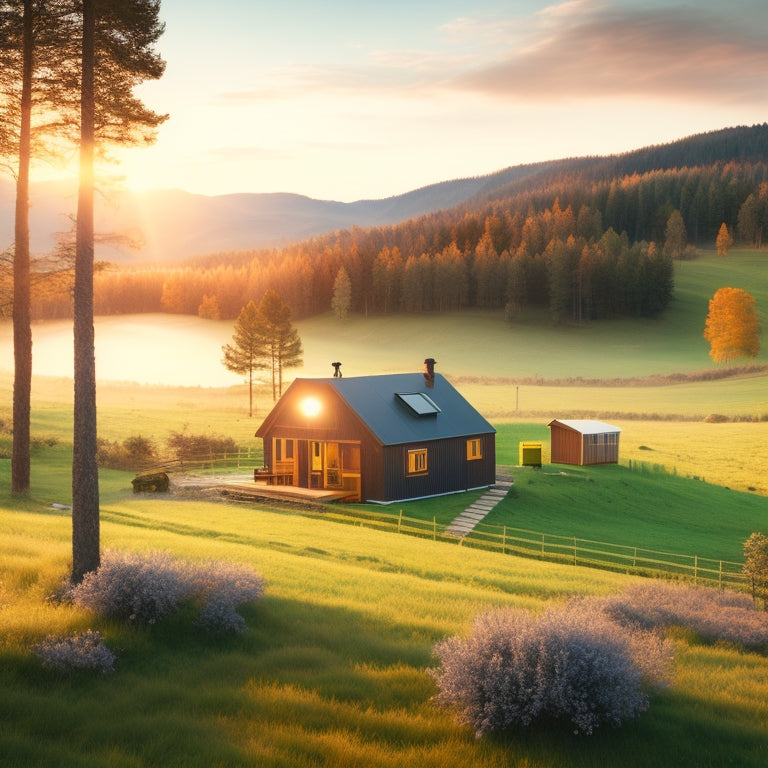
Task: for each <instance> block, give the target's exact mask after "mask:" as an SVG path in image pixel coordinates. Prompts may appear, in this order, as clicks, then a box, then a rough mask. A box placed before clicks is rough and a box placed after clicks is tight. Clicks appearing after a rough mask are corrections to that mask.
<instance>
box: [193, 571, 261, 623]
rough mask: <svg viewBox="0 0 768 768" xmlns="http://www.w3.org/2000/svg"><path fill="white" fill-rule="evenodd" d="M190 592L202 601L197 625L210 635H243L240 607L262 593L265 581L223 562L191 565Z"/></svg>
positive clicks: (254, 599) (250, 572)
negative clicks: (229, 633) (236, 633)
mask: <svg viewBox="0 0 768 768" xmlns="http://www.w3.org/2000/svg"><path fill="white" fill-rule="evenodd" d="M188 578H189V579H190V582H191V586H192V591H193V593H194V594H195V595H196V596H198V597H199V598H200V599H201V600H202V608H201V609H200V614H199V616H198V617H197V619H196V620H195V624H196V626H199V627H202V628H203V629H206V630H208V631H209V632H244V631H245V629H246V626H245V619H244V618H243V617H242V616H241V615H240V614H239V613H238V612H237V608H238V606H240V605H245V604H247V603H253V602H256V601H257V600H259V599H260V598H261V597H262V595H263V594H264V582H263V581H262V579H261V577H260V576H259V575H258V574H257V573H254V571H252V570H251V569H250V568H246V567H244V566H241V565H235V564H233V563H227V562H223V561H215V560H214V561H211V562H209V563H206V564H204V565H203V566H190V568H189V574H188Z"/></svg>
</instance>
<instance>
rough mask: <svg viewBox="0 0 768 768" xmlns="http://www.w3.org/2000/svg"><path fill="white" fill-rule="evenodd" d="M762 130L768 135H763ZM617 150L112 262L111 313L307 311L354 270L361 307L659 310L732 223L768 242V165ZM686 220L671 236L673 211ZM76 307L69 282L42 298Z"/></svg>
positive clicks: (55, 309)
mask: <svg viewBox="0 0 768 768" xmlns="http://www.w3.org/2000/svg"><path fill="white" fill-rule="evenodd" d="M761 135H762V134H761ZM604 162H605V161H593V164H592V165H590V163H589V162H588V161H587V160H583V161H579V162H575V161H574V162H573V163H571V164H570V165H568V170H567V172H565V171H562V172H555V171H554V170H553V169H552V168H551V167H550V168H549V171H548V172H547V173H546V174H544V175H543V176H542V177H541V178H539V179H538V181H537V182H536V184H534V185H532V184H531V181H530V179H528V181H527V182H526V184H525V188H524V191H519V192H516V193H515V192H514V189H513V188H514V186H515V185H514V184H512V185H510V186H509V187H506V188H505V190H506V192H505V194H509V195H511V196H507V197H504V198H503V199H494V200H489V201H486V202H483V203H480V202H477V201H476V202H475V203H472V204H464V205H462V206H459V207H457V208H454V209H451V210H447V211H440V212H436V213H432V214H428V215H426V216H422V217H419V218H415V219H411V220H409V221H406V222H404V223H402V224H398V225H393V226H389V227H374V228H367V229H362V228H353V229H349V230H341V231H338V232H334V233H332V234H329V235H326V236H323V237H319V238H314V239H312V240H309V241H306V242H302V243H298V244H295V245H292V246H289V247H286V248H283V249H279V250H265V251H245V252H238V253H223V254H214V255H211V256H208V257H206V258H204V259H199V260H196V261H195V262H194V263H190V264H189V265H187V266H186V267H184V268H171V267H168V268H161V267H156V268H152V269H143V270H126V269H120V270H113V271H110V270H104V271H101V272H99V273H97V275H96V277H95V305H96V307H95V308H96V312H97V314H124V313H135V312H169V313H181V314H195V315H197V314H200V315H201V316H205V317H211V318H222V319H230V318H235V317H237V315H238V313H239V312H240V310H241V309H242V307H243V306H245V304H247V303H248V301H250V300H255V301H259V300H260V298H261V297H262V296H263V295H264V293H265V292H266V290H268V289H272V290H274V291H276V292H277V293H278V294H279V295H280V296H281V298H282V299H283V300H284V301H285V302H286V304H288V305H289V306H290V307H291V309H292V311H293V316H294V317H296V318H300V317H306V316H311V315H314V314H317V313H321V312H326V311H328V310H329V309H330V307H331V300H332V298H333V287H334V281H335V280H336V277H337V275H338V274H339V270H340V269H341V268H342V267H343V268H344V269H345V270H346V272H347V274H348V275H349V278H350V281H351V286H352V298H351V306H350V309H351V310H352V311H354V312H360V313H391V312H435V311H454V310H458V309H462V308H465V307H477V308H491V309H498V308H506V310H507V312H508V313H509V314H510V315H512V316H514V315H516V314H519V313H520V312H522V311H523V310H524V309H525V308H526V307H529V306H539V307H548V308H549V310H550V312H551V315H552V318H553V320H554V321H556V322H564V321H569V320H577V321H580V320H588V319H601V318H610V317H615V316H619V315H624V316H653V315H655V314H658V313H659V312H661V311H663V309H664V308H665V307H666V306H667V304H668V302H669V299H670V297H671V295H672V290H673V266H672V265H673V259H674V258H680V257H685V256H686V254H687V253H689V251H687V250H686V247H685V246H686V244H689V243H690V244H695V243H710V244H711V243H713V242H714V240H715V238H716V236H717V234H718V231H719V230H720V227H721V226H722V224H725V225H726V227H727V229H728V231H729V233H732V234H733V235H734V237H738V238H739V239H740V241H741V242H744V243H746V244H748V245H750V246H757V247H760V246H761V244H762V242H763V238H764V237H765V235H766V230H768V163H766V162H764V161H750V162H735V161H731V162H716V163H714V164H712V165H709V166H706V167H683V168H670V169H666V170H654V171H648V172H645V173H642V174H640V173H632V174H631V175H625V176H622V177H620V178H615V177H614V178H607V177H606V178H604V180H602V181H601V180H599V178H600V177H602V176H603V175H604V173H605V167H604ZM675 219H676V220H677V221H679V222H680V230H681V231H677V232H675V233H673V235H674V236H672V235H671V234H670V226H671V223H672V221H673V220H675ZM34 312H35V316H36V317H37V318H43V317H45V318H54V317H66V316H68V314H69V313H70V300H69V293H68V291H61V290H60V291H56V292H48V294H47V295H42V294H41V295H40V296H38V298H37V300H36V301H35V309H34Z"/></svg>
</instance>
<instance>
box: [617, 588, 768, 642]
mask: <svg viewBox="0 0 768 768" xmlns="http://www.w3.org/2000/svg"><path fill="white" fill-rule="evenodd" d="M603 606H604V610H605V611H606V612H607V613H608V614H609V615H610V616H611V617H612V618H613V619H614V620H617V621H620V622H622V623H623V624H625V625H626V626H628V627H631V626H635V627H642V628H645V629H652V628H664V629H666V628H669V627H682V628H684V629H688V630H690V631H692V632H694V633H695V634H696V635H698V636H699V638H701V639H702V640H709V641H718V640H721V641H726V642H731V643H736V644H738V645H742V646H744V647H746V648H764V647H768V614H766V613H765V612H763V611H758V610H757V609H756V608H755V606H754V604H753V602H752V600H751V598H750V597H749V596H748V595H743V594H738V593H736V592H720V591H718V590H716V589H712V588H709V587H690V586H680V585H674V584H665V583H663V582H661V583H660V582H650V583H648V584H636V585H634V586H632V587H629V588H628V589H626V590H625V591H624V592H622V593H621V594H619V595H615V596H612V597H608V598H604V599H603Z"/></svg>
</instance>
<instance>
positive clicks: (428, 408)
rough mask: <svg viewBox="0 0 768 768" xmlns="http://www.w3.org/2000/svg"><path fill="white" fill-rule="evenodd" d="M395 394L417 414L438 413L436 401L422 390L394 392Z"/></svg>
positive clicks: (428, 414)
mask: <svg viewBox="0 0 768 768" xmlns="http://www.w3.org/2000/svg"><path fill="white" fill-rule="evenodd" d="M395 395H396V396H397V397H398V398H399V399H400V400H401V402H403V403H405V404H406V405H407V406H408V407H409V408H410V409H411V410H412V411H413V412H414V413H415V414H416V415H417V416H430V415H432V414H437V413H440V408H438V406H437V403H435V401H434V400H433V399H432V398H431V397H429V396H427V395H425V394H424V393H423V392H410V393H409V392H396V393H395Z"/></svg>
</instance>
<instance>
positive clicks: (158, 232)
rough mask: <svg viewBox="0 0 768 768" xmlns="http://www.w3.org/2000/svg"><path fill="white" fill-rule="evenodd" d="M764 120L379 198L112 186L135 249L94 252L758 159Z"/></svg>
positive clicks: (54, 215) (113, 254) (108, 208)
mask: <svg viewBox="0 0 768 768" xmlns="http://www.w3.org/2000/svg"><path fill="white" fill-rule="evenodd" d="M766 157H768V125H766V124H763V125H756V126H752V127H737V128H726V129H723V130H720V131H713V132H710V133H705V134H699V135H696V136H691V137H688V138H685V139H681V140H679V141H676V142H672V143H669V144H664V145H659V146H653V147H646V148H644V149H639V150H636V151H633V152H627V153H624V154H620V155H610V156H605V157H582V158H569V159H562V160H554V161H549V162H542V163H533V164H529V165H519V166H514V167H510V168H505V169H503V170H501V171H498V172H496V173H493V174H490V175H487V176H481V177H476V178H470V179H458V180H455V181H444V182H441V183H438V184H432V185H429V186H426V187H423V188H421V189H417V190H413V191H410V192H406V193H405V194H402V195H396V196H394V197H389V198H386V199H383V200H358V201H356V202H353V203H340V202H335V201H327V200H314V199H312V198H308V197H304V196H302V195H295V194H286V193H277V194H232V195H220V196H213V197H208V196H204V195H194V194H190V193H187V192H182V191H179V190H168V191H155V192H147V193H142V194H133V193H129V192H124V191H123V192H113V193H111V194H109V195H104V196H100V197H99V198H98V199H97V200H98V202H97V210H96V221H97V229H98V230H99V231H100V232H102V233H110V232H111V233H122V234H124V235H128V236H131V237H133V238H134V239H135V240H136V241H140V242H141V243H142V247H141V248H140V249H138V250H129V249H127V248H118V247H113V246H107V245H97V258H99V259H104V260H108V261H114V262H120V263H143V262H165V263H168V262H171V263H173V262H180V261H183V260H186V259H188V258H191V257H195V256H202V255H205V254H210V253H222V252H230V251H238V250H250V249H259V248H272V247H279V246H285V245H288V244H290V243H293V242H298V241H301V240H306V239H308V238H311V237H315V236H318V235H322V234H325V233H328V232H333V231H335V230H339V229H348V228H351V227H354V226H358V227H364V228H365V227H373V226H387V225H393V224H397V223H400V222H403V221H407V220H408V219H413V218H417V217H419V216H423V215H425V214H428V213H432V212H436V211H441V210H446V209H451V208H455V207H457V206H463V207H464V208H466V209H471V208H473V207H480V206H482V205H484V204H487V203H488V202H490V201H493V200H501V199H505V198H510V197H513V196H515V195H518V194H523V193H525V192H527V191H530V190H533V189H536V188H541V187H542V186H551V182H552V180H556V179H558V178H564V177H566V176H568V175H571V176H572V175H573V174H578V175H579V178H580V179H581V182H583V183H586V182H589V181H590V180H591V181H593V182H602V181H606V180H607V181H610V180H611V179H619V178H622V177H624V176H628V175H632V174H642V173H646V172H649V171H654V170H663V169H668V168H680V167H683V166H689V167H692V166H699V165H711V164H713V163H718V162H720V163H728V162H734V161H735V162H739V163H749V162H750V161H764V160H765V158H766ZM14 194H15V191H14V185H13V184H12V182H10V181H9V180H8V179H0V249H4V248H5V247H7V246H8V245H10V244H11V243H12V241H13V211H14V204H15V202H14ZM31 203H32V207H31V209H30V227H31V239H32V242H31V245H32V250H33V252H36V253H41V252H45V251H48V250H50V249H51V248H52V247H53V244H54V237H55V233H56V232H62V231H66V230H68V229H70V228H71V226H72V225H71V221H72V216H73V215H74V211H75V205H76V194H75V190H74V189H72V188H71V187H68V186H66V185H63V184H61V183H47V184H38V185H36V186H33V189H32V195H31Z"/></svg>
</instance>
